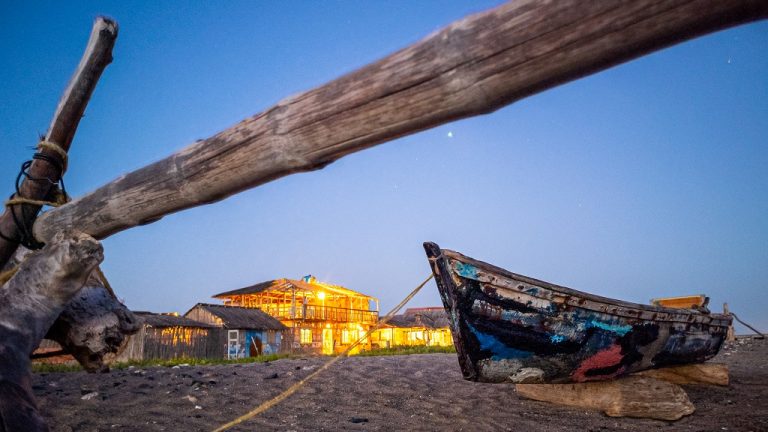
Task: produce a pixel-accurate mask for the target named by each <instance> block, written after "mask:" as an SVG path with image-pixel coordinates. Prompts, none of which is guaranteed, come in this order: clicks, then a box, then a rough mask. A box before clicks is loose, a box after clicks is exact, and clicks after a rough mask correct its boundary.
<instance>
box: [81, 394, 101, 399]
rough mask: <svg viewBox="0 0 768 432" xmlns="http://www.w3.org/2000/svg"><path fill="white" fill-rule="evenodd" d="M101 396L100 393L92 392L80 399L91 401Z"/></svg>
mask: <svg viewBox="0 0 768 432" xmlns="http://www.w3.org/2000/svg"><path fill="white" fill-rule="evenodd" d="M98 395H99V392H90V393H88V394H86V395H84V396H82V397H81V398H80V399H82V400H91V399H93V398H95V397H96V396H98Z"/></svg>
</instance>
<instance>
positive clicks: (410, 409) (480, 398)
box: [34, 338, 768, 432]
mask: <svg viewBox="0 0 768 432" xmlns="http://www.w3.org/2000/svg"><path fill="white" fill-rule="evenodd" d="M326 360H327V359H325V358H308V359H295V360H293V359H292V360H279V361H275V362H272V363H266V364H265V363H260V364H246V365H226V366H207V367H181V368H167V367H156V368H147V369H128V370H119V371H114V372H111V373H107V374H97V375H92V374H86V373H84V372H76V373H49V374H37V375H36V376H35V377H34V389H35V393H36V395H37V397H38V399H39V403H40V408H41V410H42V412H43V414H44V415H45V417H46V418H47V419H48V421H49V424H50V425H51V429H52V430H53V431H107V430H109V431H113V430H117V431H198V430H212V429H214V428H215V427H217V426H219V425H221V424H223V423H225V422H227V421H230V420H232V419H234V418H236V417H238V416H239V415H241V414H243V413H245V412H247V411H249V410H250V409H252V408H254V407H255V406H257V405H258V404H260V403H261V402H263V401H265V400H268V399H270V398H271V397H273V396H275V395H277V394H279V393H280V392H281V391H283V390H284V389H286V388H288V387H289V386H290V385H291V384H293V383H295V382H297V381H298V380H300V379H301V378H303V377H306V376H307V375H309V374H310V373H312V372H313V371H314V370H316V368H317V367H319V366H320V365H321V364H322V363H323V362H324V361H326ZM713 361H718V362H725V363H727V364H728V365H729V367H730V371H731V385H730V386H729V387H714V386H686V387H685V389H686V391H687V392H688V395H689V397H690V399H691V401H692V402H693V403H694V405H695V406H696V412H695V413H694V414H692V415H690V416H688V417H685V418H683V419H682V420H679V421H677V422H664V421H655V420H639V419H629V418H611V417H607V416H605V415H604V414H602V413H599V412H592V411H584V410H578V409H570V408H563V407H558V406H554V405H550V404H547V403H543V402H535V401H529V400H525V399H523V398H520V397H518V396H517V395H516V394H515V392H514V387H513V386H512V385H504V384H479V383H473V382H468V381H464V380H463V379H462V378H461V374H460V371H459V366H458V363H457V361H456V356H455V355H453V354H429V355H410V356H390V357H357V358H355V357H353V358H349V359H344V360H342V361H341V362H339V363H337V364H336V365H334V366H332V367H331V368H330V369H328V370H327V371H325V372H323V373H322V374H320V375H319V376H318V377H317V378H316V379H315V380H313V381H311V382H310V383H309V384H308V385H306V386H305V387H303V388H302V389H301V390H299V391H298V392H297V393H296V394H294V395H293V396H291V397H290V398H289V399H287V400H286V401H284V402H283V403H281V404H279V405H278V406H276V407H274V408H272V409H271V410H269V411H267V412H266V413H264V414H262V415H260V416H258V417H256V418H254V419H252V420H249V421H248V422H246V423H244V424H242V425H240V426H237V427H235V428H233V429H232V430H238V431H250V430H281V431H304V430H318V431H320V430H325V431H335V430H357V431H373V430H376V431H383V430H456V431H459V430H464V431H504V430H514V431H555V430H562V431H570V430H584V431H606V430H632V431H643V432H649V431H725V430H727V431H768V342H766V340H756V339H751V338H742V339H740V340H738V341H737V342H735V343H733V344H729V345H728V346H726V348H725V349H724V350H723V351H722V352H721V353H720V355H719V356H718V357H717V358H716V359H714V360H713ZM93 392H97V393H98V394H96V395H94V394H93ZM89 394H90V395H91V396H93V397H91V398H90V399H88V398H86V400H84V399H83V396H84V395H89Z"/></svg>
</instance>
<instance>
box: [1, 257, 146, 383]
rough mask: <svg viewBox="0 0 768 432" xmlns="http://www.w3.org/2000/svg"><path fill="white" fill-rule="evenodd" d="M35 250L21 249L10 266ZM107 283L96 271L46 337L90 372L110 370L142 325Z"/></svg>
mask: <svg viewBox="0 0 768 432" xmlns="http://www.w3.org/2000/svg"><path fill="white" fill-rule="evenodd" d="M31 253H33V252H31V251H29V250H28V249H26V248H24V247H21V248H19V249H17V251H16V254H14V256H13V258H11V260H10V261H9V262H8V266H9V267H15V266H19V265H20V264H21V263H23V262H24V261H25V259H26V256H28V255H29V254H31ZM17 273H18V272H17ZM107 285H108V283H107V281H105V280H102V274H101V272H99V271H94V272H93V273H92V274H91V276H90V277H88V280H87V281H86V282H85V285H84V286H83V288H82V289H81V290H80V291H79V292H78V293H77V295H75V296H74V297H73V298H72V300H70V301H69V303H67V305H66V306H65V307H64V310H63V311H62V312H61V314H60V316H59V317H58V318H57V319H56V321H55V322H54V323H53V325H52V326H51V327H50V329H49V330H48V333H47V334H46V336H45V337H46V339H50V340H53V341H56V342H58V344H59V345H61V347H62V348H64V349H65V350H66V351H67V353H69V354H72V355H73V356H74V357H75V359H76V360H77V361H78V362H79V363H80V364H81V365H82V366H83V368H85V370H87V371H89V372H99V371H103V370H106V369H107V368H108V366H107V363H109V360H111V354H113V353H116V352H118V351H119V349H120V348H121V347H122V346H123V343H124V342H125V340H126V338H127V337H128V336H129V335H131V334H133V333H136V332H137V331H138V330H139V327H140V324H139V322H138V320H137V318H136V316H135V315H134V314H133V313H132V312H131V311H130V310H128V308H127V307H126V306H125V305H124V304H122V303H121V302H120V301H119V300H118V299H117V298H116V297H115V296H114V294H113V293H112V291H111V289H109V288H107ZM0 343H2V341H1V340H0Z"/></svg>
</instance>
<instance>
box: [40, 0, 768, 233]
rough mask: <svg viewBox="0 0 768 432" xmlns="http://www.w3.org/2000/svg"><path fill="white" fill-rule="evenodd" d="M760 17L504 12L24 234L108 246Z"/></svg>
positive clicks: (659, 7) (430, 40)
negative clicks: (117, 238) (176, 217)
mask: <svg viewBox="0 0 768 432" xmlns="http://www.w3.org/2000/svg"><path fill="white" fill-rule="evenodd" d="M767 16H768V2H766V1H765V0H667V1H663V2H658V1H655V0H603V1H591V2H584V1H580V0H559V1H553V2H544V1H536V0H521V1H515V2H511V3H508V4H504V5H502V6H499V7H497V8H495V9H492V10H490V11H487V12H484V13H480V14H477V15H473V16H470V17H468V18H465V19H462V20H460V21H458V22H456V23H454V24H451V25H449V26H448V27H446V28H445V29H443V30H440V31H439V32H436V33H434V34H432V35H431V36H429V37H427V38H426V39H424V40H422V41H421V42H418V43H416V44H415V45H412V46H410V47H408V48H405V49H403V50H401V51H399V52H396V53H394V54H392V55H390V56H388V57H386V58H384V59H382V60H379V61H377V62H375V63H372V64H370V65H368V66H366V67H363V68H362V69H360V70H358V71H356V72H353V73H351V74H348V75H346V76H343V77H341V78H339V79H337V80H335V81H332V82H330V83H328V84H326V85H324V86H321V87H319V88H316V89H314V90H310V91H308V92H306V93H303V94H300V95H298V96H295V97H290V98H288V99H285V100H283V101H282V102H280V103H278V104H277V105H276V106H274V107H272V108H270V109H268V110H267V111H265V112H263V113H261V114H258V115H255V116H253V117H251V118H248V119H246V120H243V121H242V122H240V123H239V124H237V125H235V126H233V127H231V128H229V129H227V130H224V131H223V132H220V133H219V134H217V135H215V136H213V137H211V138H208V139H206V140H203V141H200V142H197V143H195V144H192V145H191V146H189V147H187V148H185V149H183V150H181V151H180V152H178V153H176V154H174V155H171V156H170V157H168V158H166V159H163V160H161V161H158V162H156V163H154V164H151V165H149V166H147V167H145V168H142V169H139V170H137V171H134V172H131V173H129V174H126V175H124V176H122V177H120V178H118V179H116V180H114V181H113V182H111V183H108V184H107V185H105V186H102V187H101V188H99V189H97V190H95V191H94V192H92V193H90V194H88V195H86V196H84V197H82V198H80V199H77V200H75V201H73V202H71V203H69V204H67V205H64V206H62V207H60V208H57V209H54V210H51V211H49V212H47V213H45V214H44V215H42V216H41V217H40V218H39V220H38V221H37V223H36V224H35V226H34V235H35V237H36V238H37V239H38V240H40V241H47V240H48V239H50V238H51V237H52V235H53V234H54V233H55V232H56V231H57V230H58V229H59V227H62V226H72V227H75V228H76V229H78V230H81V231H83V232H86V233H88V234H90V235H92V236H94V237H96V238H99V239H101V238H105V237H107V236H109V235H111V234H114V233H116V232H118V231H122V230H124V229H128V228H131V227H134V226H137V225H141V224H146V223H150V222H153V221H156V220H158V219H159V218H161V217H162V216H164V215H166V214H170V213H173V212H176V211H180V210H183V209H186V208H190V207H194V206H199V205H203V204H209V203H212V202H215V201H218V200H221V199H223V198H225V197H227V196H229V195H232V194H234V193H237V192H240V191H243V190H245V189H248V188H252V187H255V186H258V185H260V184H263V183H266V182H268V181H272V180H275V179H277V178H279V177H283V176H286V175H289V174H293V173H297V172H304V171H312V170H316V169H320V168H322V167H324V166H326V165H327V164H329V163H331V162H333V161H335V160H337V159H339V158H341V157H343V156H345V155H348V154H350V153H353V152H356V151H360V150H364V149H366V148H369V147H372V146H374V145H377V144H380V143H383V142H386V141H388V140H392V139H395V138H398V137H401V136H404V135H407V134H411V133H414V132H418V131H421V130H424V129H428V128H431V127H434V126H437V125H440V124H443V123H446V122H450V121H453V120H457V119H461V118H466V117H470V116H475V115H479V114H486V113H489V112H492V111H494V110H496V109H498V108H500V107H502V106H505V105H507V104H510V103H512V102H514V101H516V100H520V99H522V98H524V97H526V96H530V95H532V94H534V93H538V92H540V91H542V90H545V89H548V88H551V87H554V86H556V85H559V84H562V83H565V82H568V81H571V80H574V79H577V78H579V77H582V76H585V75H588V74H591V73H594V72H597V71H600V70H603V69H606V68H608V67H610V66H613V65H615V64H618V63H621V62H624V61H627V60H630V59H633V58H635V57H638V56H640V55H643V54H646V53H648V52H651V51H655V50H658V49H661V48H664V47H667V46H670V45H672V44H675V43H678V42H682V41H685V40H687V39H691V38H694V37H696V36H700V35H703V34H706V33H709V32H713V31H716V30H720V29H723V28H726V27H730V26H734V25H738V24H743V23H746V22H750V21H755V20H758V19H763V18H766V17H767Z"/></svg>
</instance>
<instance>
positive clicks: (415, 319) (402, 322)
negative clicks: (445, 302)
mask: <svg viewBox="0 0 768 432" xmlns="http://www.w3.org/2000/svg"><path fill="white" fill-rule="evenodd" d="M387 325H388V326H390V327H424V328H430V329H437V328H445V327H448V326H450V321H449V320H448V314H447V313H446V312H445V309H443V308H442V307H427V308H409V309H406V311H405V313H404V314H400V315H395V316H393V317H392V319H390V320H389V322H387Z"/></svg>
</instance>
